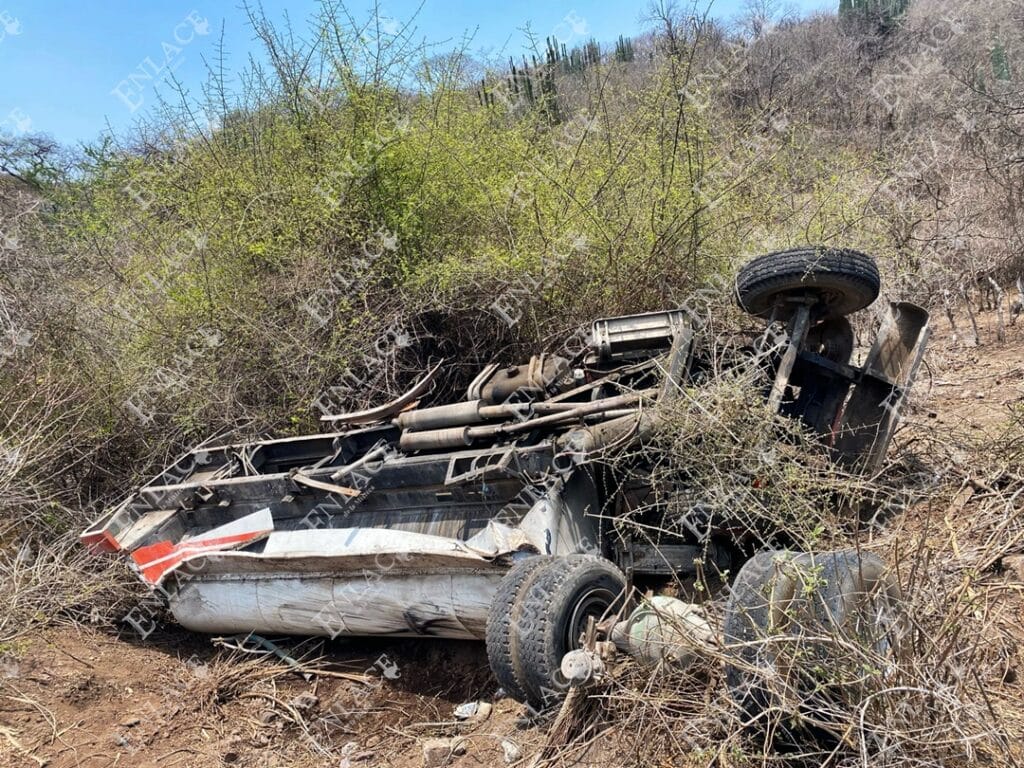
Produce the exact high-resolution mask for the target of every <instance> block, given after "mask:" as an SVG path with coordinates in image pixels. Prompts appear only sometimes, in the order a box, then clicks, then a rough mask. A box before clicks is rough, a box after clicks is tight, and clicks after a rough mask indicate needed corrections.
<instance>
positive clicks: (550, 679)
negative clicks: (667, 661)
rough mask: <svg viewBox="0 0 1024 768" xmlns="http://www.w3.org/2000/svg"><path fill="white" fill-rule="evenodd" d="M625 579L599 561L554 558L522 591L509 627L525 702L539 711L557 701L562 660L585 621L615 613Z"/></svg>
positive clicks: (591, 557) (586, 557)
mask: <svg viewBox="0 0 1024 768" xmlns="http://www.w3.org/2000/svg"><path fill="white" fill-rule="evenodd" d="M625 588H626V577H625V576H624V575H623V573H622V571H620V570H619V569H618V568H616V567H615V565H614V564H612V563H611V562H610V561H608V560H606V559H605V558H603V557H597V556H594V555H568V556H564V557H556V558H555V559H554V560H553V561H552V562H550V563H548V564H547V565H546V566H545V567H544V568H543V570H541V571H540V572H539V573H537V575H536V577H535V579H534V580H533V583H532V584H531V585H530V587H529V589H527V590H525V591H523V592H522V595H521V600H522V602H523V605H522V609H521V611H520V612H519V613H518V616H517V620H516V622H515V623H514V625H513V632H514V633H515V635H516V637H515V639H514V641H513V645H514V647H517V648H518V660H519V663H520V665H521V670H522V675H521V677H520V678H519V681H520V683H521V684H522V688H523V692H524V693H525V698H524V699H523V700H524V701H525V703H527V704H528V705H530V706H531V707H532V708H534V709H536V710H540V711H543V710H545V709H547V708H548V707H550V706H552V705H553V704H555V703H557V702H558V701H560V700H561V699H562V697H563V696H564V695H565V693H566V686H565V684H564V681H563V680H562V679H561V664H562V657H563V656H564V655H565V654H566V653H567V652H568V651H570V650H573V649H574V648H578V647H579V636H580V635H581V634H582V632H583V631H584V630H585V629H586V625H587V617H588V616H595V617H596V618H600V617H601V616H604V615H605V614H611V613H613V612H615V611H617V610H618V608H619V607H620V605H621V603H622V600H623V597H624V595H625Z"/></svg>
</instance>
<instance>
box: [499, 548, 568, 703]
mask: <svg viewBox="0 0 1024 768" xmlns="http://www.w3.org/2000/svg"><path fill="white" fill-rule="evenodd" d="M553 559H554V558H553V557H552V556H551V555H534V556H532V557H528V558H526V559H525V560H520V561H519V562H518V563H516V564H515V565H513V566H512V568H510V569H509V571H508V573H506V574H505V576H504V578H502V580H501V583H500V584H499V585H498V591H497V592H496V593H495V595H494V599H493V600H492V601H491V606H490V608H489V609H488V611H487V629H486V634H485V637H486V642H487V660H488V661H489V662H490V665H491V671H492V672H493V673H494V677H495V678H496V679H497V680H498V685H500V686H501V687H502V688H504V689H505V693H507V694H508V695H509V696H511V697H512V698H513V699H515V700H516V701H525V699H526V694H525V693H524V692H523V688H522V685H521V684H520V682H519V679H518V677H517V675H516V666H517V664H516V658H517V657H518V649H517V648H515V647H513V640H514V633H513V631H512V627H513V624H514V623H515V622H516V621H517V614H518V611H519V610H521V606H522V600H520V596H521V595H522V593H523V591H524V590H525V589H527V588H528V587H529V586H530V584H532V583H533V580H534V577H535V576H536V575H537V573H539V571H540V570H541V567H542V566H544V565H547V564H548V563H550V562H551V561H552V560H553Z"/></svg>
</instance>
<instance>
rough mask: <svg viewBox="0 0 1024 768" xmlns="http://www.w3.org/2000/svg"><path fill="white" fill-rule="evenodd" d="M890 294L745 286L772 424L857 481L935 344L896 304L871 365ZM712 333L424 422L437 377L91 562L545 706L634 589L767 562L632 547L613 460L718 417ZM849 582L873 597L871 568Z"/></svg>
mask: <svg viewBox="0 0 1024 768" xmlns="http://www.w3.org/2000/svg"><path fill="white" fill-rule="evenodd" d="M879 290H880V284H879V275H878V271H877V268H876V265H875V263H874V261H873V260H872V259H871V258H870V257H868V256H866V255H864V254H861V253H858V252H855V251H850V250H841V249H829V248H801V249H794V250H790V251H785V252H779V253H773V254H768V255H766V256H762V257H760V258H757V259H755V260H753V261H752V262H750V263H749V264H747V265H746V266H745V267H744V268H743V269H742V270H741V271H740V273H739V274H738V276H737V278H736V295H737V299H738V301H739V303H740V305H741V306H742V307H743V308H744V309H745V310H746V311H748V312H749V313H750V314H752V315H754V316H756V317H758V318H760V319H762V320H763V321H764V323H765V327H766V328H769V329H776V333H775V335H774V336H770V335H767V334H766V335H765V336H762V337H761V343H760V344H756V345H752V346H751V347H750V349H749V350H748V351H747V354H749V356H750V361H752V364H754V365H757V366H760V367H761V368H763V369H764V376H763V377H762V378H761V379H759V380H760V381H762V382H764V386H763V397H764V403H765V407H766V408H767V409H770V410H771V411H774V412H778V413H780V414H782V415H783V416H784V417H788V418H792V419H800V420H802V421H803V422H804V423H805V424H806V425H807V427H808V428H809V429H811V430H813V431H814V432H816V433H817V434H818V435H820V436H821V438H822V442H823V443H824V444H826V445H827V446H828V449H829V450H830V451H831V453H832V459H833V460H834V461H835V462H837V463H838V464H841V465H843V466H844V468H845V469H846V470H847V471H859V472H864V473H871V472H873V471H875V470H876V469H877V468H878V466H879V465H880V463H881V462H882V460H883V459H884V456H885V453H886V450H887V447H888V445H889V442H890V439H891V437H892V434H893V430H894V428H895V426H896V423H897V420H898V418H899V412H900V407H899V406H900V404H901V403H902V401H903V399H904V398H905V396H906V393H907V391H908V388H909V387H910V386H911V383H912V381H913V378H914V374H915V371H916V369H917V367H918V364H919V362H920V360H921V356H922V353H923V351H924V346H925V343H926V339H927V336H928V315H927V313H926V312H925V311H924V310H922V309H921V308H919V307H916V306H913V305H911V304H907V303H892V304H889V305H888V306H887V307H885V308H884V310H883V312H882V313H881V316H882V318H883V319H882V322H881V324H880V327H879V329H878V332H877V336H876V338H875V340H874V342H873V344H872V345H871V346H870V348H869V349H868V350H867V352H866V355H865V354H863V350H862V351H861V362H860V364H854V362H853V360H854V354H855V345H854V334H853V331H852V329H851V325H850V322H849V320H848V319H847V316H848V315H850V314H851V313H853V312H856V311H858V310H861V309H863V308H865V307H867V306H868V305H870V304H872V303H873V302H874V301H875V299H876V298H877V296H878V294H879ZM699 330H700V329H699V327H698V326H697V324H695V323H694V322H693V318H692V317H691V316H690V315H689V314H688V313H687V312H685V311H682V310H670V311H665V312H654V313H647V314H641V315H633V316H626V317H615V318H608V319H604V320H599V321H597V322H595V323H594V324H593V328H592V333H591V336H590V339H589V343H587V344H586V345H585V348H582V349H579V350H574V351H573V352H572V353H571V354H565V355H559V354H539V355H536V356H534V357H533V358H531V360H530V361H529V362H527V363H525V364H522V365H511V366H501V365H498V364H497V363H495V364H492V365H489V366H487V367H486V368H484V369H483V370H482V371H480V373H479V375H478V376H477V377H476V378H475V379H474V380H473V381H472V383H471V384H470V385H469V387H468V389H467V391H466V394H465V398H464V399H463V400H461V401H458V402H452V403H448V404H444V405H436V406H432V407H422V408H421V407H418V400H419V399H420V398H421V397H422V396H423V395H424V394H425V393H427V392H428V391H429V389H430V387H431V382H432V378H433V376H434V374H435V373H436V372H437V367H434V368H433V369H431V370H430V371H428V372H426V374H425V375H424V376H423V378H422V379H421V380H420V381H419V383H417V384H416V386H414V387H413V388H412V389H411V390H410V391H409V392H407V393H406V394H405V395H403V396H402V397H400V398H399V399H397V400H395V401H393V402H391V403H388V404H386V405H382V406H380V407H377V408H374V409H370V410H367V411H362V412H358V413H348V414H339V415H334V416H330V417H326V420H327V421H329V422H330V423H331V426H332V428H333V431H330V432H326V433H323V434H315V435H310V436H306V437H298V438H287V439H279V440H267V441H260V442H252V443H246V444H238V445H224V446H220V447H204V448H201V449H196V450H193V451H191V452H189V453H188V454H186V455H185V456H183V457H182V458H181V459H179V460H178V461H176V462H175V463H174V464H173V465H171V466H170V467H168V468H167V469H166V470H165V471H163V472H162V473H161V474H160V475H158V476H157V477H155V478H154V479H153V480H151V481H150V482H149V483H147V484H146V485H144V486H142V487H141V488H139V489H138V491H137V492H136V493H134V494H133V495H132V496H131V497H130V498H129V499H128V500H127V501H125V502H124V503H122V504H120V505H119V506H117V507H116V508H114V509H112V510H110V511H108V512H107V513H106V514H105V515H104V516H103V517H102V518H101V519H99V520H98V521H96V522H95V524H93V525H92V526H91V527H90V528H89V529H88V530H86V531H85V532H84V533H83V534H82V540H83V542H84V543H85V544H86V545H87V546H89V547H90V548H91V549H92V550H94V551H96V552H118V553H123V554H125V555H127V556H128V557H130V560H131V563H132V565H133V567H134V568H135V569H136V570H137V572H138V574H139V575H140V577H141V578H142V579H143V580H144V581H145V582H146V583H147V584H148V585H150V586H151V587H152V589H153V590H154V591H155V592H156V593H157V594H159V595H160V596H161V597H162V598H163V599H164V600H165V601H166V604H167V606H168V607H169V609H170V611H171V612H172V614H173V615H174V617H175V619H176V620H177V621H178V622H179V623H180V624H181V625H182V626H184V627H186V628H189V629H191V630H195V631H199V632H207V633H224V634H227V633H232V634H234V633H247V632H260V633H270V634H300V635H329V636H338V635H345V636H360V635H365V636H393V637H440V638H470V639H479V640H486V643H487V650H488V656H489V659H490V661H491V666H492V668H493V671H494V673H495V676H496V677H497V679H498V681H499V683H500V684H501V686H502V687H503V688H504V689H505V690H506V691H507V692H508V693H509V694H510V695H512V696H514V697H515V698H517V699H519V700H521V701H525V702H529V703H531V704H534V705H538V704H542V703H544V701H545V700H546V699H547V698H548V696H549V695H550V693H551V692H552V691H558V690H560V689H561V688H562V687H564V682H565V678H564V677H563V676H562V675H561V673H560V671H559V670H560V665H561V662H562V660H563V657H565V656H566V654H567V653H568V652H570V651H572V650H573V649H576V648H579V646H580V644H581V643H582V642H583V641H584V638H585V636H587V635H588V633H589V634H590V641H591V642H592V641H593V634H594V632H595V631H597V630H595V627H597V628H601V629H602V630H603V631H604V632H606V633H607V634H609V635H610V634H611V628H612V626H613V625H614V623H615V622H609V621H608V619H609V617H610V616H615V617H618V618H619V619H620V620H621V619H623V618H624V617H625V616H627V615H628V606H627V605H626V604H625V603H626V599H625V598H624V597H623V596H624V595H625V594H626V593H625V587H626V585H627V583H630V582H632V581H634V580H636V579H643V578H644V577H650V576H661V577H665V576H680V575H681V576H685V575H687V574H692V573H693V571H694V569H695V561H697V560H701V561H702V562H705V563H708V562H710V563H711V564H712V565H713V566H716V567H718V568H720V569H721V570H722V571H726V570H731V572H732V573H733V574H735V573H736V570H737V566H739V565H740V564H741V562H742V561H741V560H739V559H738V558H745V557H748V556H749V555H750V554H752V553H750V552H746V553H745V552H744V550H743V548H742V547H739V546H735V545H736V544H737V542H734V541H730V540H729V536H730V534H729V528H728V527H727V526H722V527H721V528H719V529H717V530H711V531H709V532H708V533H707V534H706V535H699V534H697V533H693V532H691V533H689V534H680V535H679V536H678V537H675V538H674V539H671V540H665V541H662V542H660V543H659V544H657V545H652V544H651V543H650V542H649V541H648V540H639V539H638V540H632V539H630V538H628V537H624V536H623V535H622V533H621V531H617V532H614V533H613V532H612V531H611V530H610V529H609V522H608V519H609V517H610V514H608V510H617V509H624V508H625V509H628V508H629V507H630V505H631V504H635V503H636V501H635V500H636V499H637V498H642V497H643V493H642V491H643V489H642V488H638V487H637V483H636V477H637V476H638V473H637V471H632V472H630V478H631V480H630V482H629V483H623V482H616V479H615V477H611V475H614V473H615V472H616V471H617V470H616V469H615V468H613V467H612V466H611V462H609V461H608V457H609V456H615V455H621V454H622V453H623V452H624V451H626V450H631V451H632V453H633V454H634V455H635V456H636V457H637V458H635V459H634V460H633V461H634V462H635V463H636V464H637V467H634V468H633V469H634V470H636V469H638V468H639V470H640V472H639V476H640V477H642V476H643V473H642V470H643V451H642V450H637V448H638V447H641V448H642V446H643V444H644V441H645V439H646V438H647V437H648V436H649V435H650V434H651V432H652V430H654V429H655V428H656V427H657V426H658V419H659V408H658V403H659V401H663V400H666V399H671V398H673V397H676V396H677V395H678V393H679V392H681V391H682V390H683V389H684V388H687V389H690V390H692V396H694V397H697V398H699V396H700V395H699V384H697V383H695V382H699V373H700V371H701V370H702V368H703V367H705V366H706V365H707V361H706V360H705V359H704V357H703V350H702V343H701V338H700V333H699ZM773 338H774V339H775V341H774V342H773V343H769V342H768V341H766V340H767V339H773ZM641 485H642V483H641ZM644 514H647V515H650V514H655V515H656V514H657V510H656V509H655V510H646V511H645V512H644ZM840 561H841V563H840ZM836 563H840V564H842V563H845V564H846V565H845V567H846V568H847V569H848V570H849V569H856V570H857V571H858V573H859V574H860V576H863V573H861V571H862V570H863V568H864V561H863V560H862V559H858V558H850V557H847V556H845V555H844V556H843V557H834V558H833V566H832V567H833V570H835V568H838V567H839V566H838V565H836ZM870 566H871V568H873V569H875V570H877V563H874V562H872V563H871V564H870ZM771 570H772V569H771V568H765V566H764V555H763V554H761V555H758V556H756V557H754V558H753V559H752V560H750V561H749V562H748V563H747V565H746V566H745V567H744V568H743V569H741V570H740V571H739V575H738V576H737V577H736V583H737V584H742V585H744V590H743V594H745V595H746V598H745V599H746V604H744V605H739V606H738V608H737V610H738V609H739V608H742V609H743V616H742V617H740V616H739V614H738V613H737V612H736V611H734V615H733V617H732V619H727V621H726V625H727V626H726V627H725V631H726V633H727V634H729V633H730V632H731V636H733V637H734V638H736V639H738V640H739V641H743V640H744V638H746V637H747V636H748V635H749V630H750V628H749V627H748V626H746V625H747V624H749V623H750V622H751V621H754V622H756V621H758V620H763V616H762V614H764V611H761V612H760V613H758V611H756V610H752V607H753V606H752V605H751V604H750V601H751V600H756V599H761V598H758V595H761V594H763V592H764V590H763V589H759V585H761V583H762V582H764V581H765V580H767V579H770V578H772V576H771V573H770V572H771ZM846 581H847V582H849V581H850V580H849V579H846ZM853 581H854V582H856V583H857V584H860V585H861V587H863V585H864V579H863V578H859V579H854V580H853ZM851 583H852V582H851ZM735 594H736V593H735V592H734V596H735ZM733 602H737V601H735V600H734V601H733ZM739 602H743V600H742V599H741V600H739ZM758 616H762V618H761V619H758V618H757V617H758ZM751 617H753V618H751ZM602 620H603V621H602ZM730 621H731V624H730ZM730 627H731V629H730ZM620 629H621V622H620Z"/></svg>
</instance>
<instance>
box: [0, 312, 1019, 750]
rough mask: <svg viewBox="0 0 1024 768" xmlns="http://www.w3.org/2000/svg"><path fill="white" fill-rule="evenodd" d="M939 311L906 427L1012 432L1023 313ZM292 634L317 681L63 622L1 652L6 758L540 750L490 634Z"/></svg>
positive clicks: (219, 654) (220, 654)
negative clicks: (974, 327) (436, 740)
mask: <svg viewBox="0 0 1024 768" xmlns="http://www.w3.org/2000/svg"><path fill="white" fill-rule="evenodd" d="M965 321H966V320H964V321H961V322H965ZM933 324H934V327H935V333H934V336H933V340H932V344H931V348H930V352H929V354H928V356H927V360H926V363H927V364H926V366H925V368H924V370H923V371H922V374H921V377H920V380H919V385H918V387H917V388H916V389H917V392H916V395H917V397H916V402H915V404H914V406H913V407H912V408H911V410H910V412H909V414H908V417H909V418H908V422H909V423H908V426H907V427H906V428H905V431H902V432H901V435H900V438H899V439H900V440H907V439H912V436H913V433H914V431H915V429H920V428H922V427H923V426H925V425H928V424H936V425H938V426H939V427H940V431H947V432H948V433H951V434H954V433H957V434H964V435H968V434H976V435H979V436H980V435H985V434H996V433H998V431H999V430H1000V429H1002V428H1003V427H1004V426H1005V425H1006V424H1007V421H1008V417H1009V408H1010V407H1011V406H1012V405H1014V404H1017V405H1019V404H1020V403H1021V402H1022V401H1024V323H1021V324H1018V325H1017V326H1016V327H1012V328H1008V329H1007V341H1006V342H1005V343H998V342H997V341H996V339H995V330H994V324H995V317H994V315H990V314H986V315H983V316H981V317H979V324H980V326H981V337H982V345H981V346H979V347H976V348H966V347H964V346H962V345H960V344H957V343H956V342H955V341H954V339H953V337H952V335H951V333H950V330H949V325H948V323H947V321H946V319H945V318H944V317H941V316H938V317H935V318H934V320H933ZM969 459H970V457H965V461H969ZM962 515H963V516H964V517H962V518H960V520H961V522H963V521H965V520H966V519H968V517H969V515H970V505H969V504H968V505H967V506H966V507H965V508H964V509H963V511H962ZM957 524H958V523H957V522H956V521H954V522H953V525H957ZM1019 592H1020V590H1018V591H1017V599H1018V600H1019V599H1020V594H1019ZM281 645H282V647H283V648H284V649H286V650H287V651H288V652H289V653H291V654H292V655H294V656H301V657H304V658H312V657H320V658H321V659H323V660H324V661H322V662H319V663H320V664H321V665H326V668H327V670H328V672H327V673H326V674H324V675H318V676H315V677H314V678H313V679H312V680H308V681H307V680H306V679H304V678H303V677H302V676H301V675H300V674H298V673H297V672H296V671H294V670H291V669H288V668H287V667H283V666H282V665H280V664H278V663H275V661H274V660H273V659H269V660H268V659H267V658H258V657H256V656H253V655H245V654H240V653H235V654H232V653H231V652H230V651H227V650H225V649H224V648H223V647H220V646H217V645H215V644H214V643H212V642H211V640H210V639H209V638H206V637H202V636H198V635H194V634H190V633H188V632H185V631H183V630H179V629H177V628H175V627H174V626H173V625H170V624H164V625H162V626H161V627H160V628H159V629H158V630H157V631H155V632H154V633H153V634H152V635H150V636H149V637H147V638H146V639H145V640H142V639H140V638H139V637H138V636H137V635H136V634H135V633H134V631H133V630H131V629H130V628H127V627H125V628H123V629H122V630H121V631H120V632H117V633H114V632H111V631H109V630H102V629H98V628H90V627H87V626H60V627H54V628H51V629H49V630H47V631H45V632H43V633H41V634H39V635H37V636H34V637H32V638H31V639H30V640H29V641H27V642H26V643H24V644H23V645H21V646H19V647H17V648H12V649H7V650H6V651H5V652H4V654H3V655H2V656H0V767H2V768H7V767H10V768H22V767H23V766H28V767H31V766H44V765H45V766H50V767H51V768H72V767H74V768H108V767H109V766H119V765H124V766H133V767H134V768H150V767H152V768H189V767H191V766H195V767H196V768H212V767H214V766H233V767H237V768H248V767H250V766H251V767H252V768H255V767H256V766H260V767H261V768H262V767H264V766H265V767H266V768H274V767H275V766H280V767H281V768H284V767H285V766H289V767H291V766H297V767H298V768H305V767H306V766H341V767H342V768H345V767H347V766H361V765H365V766H377V765H387V766H399V767H401V768H404V767H406V766H420V765H423V747H422V742H423V741H424V740H425V739H428V738H431V737H456V736H457V737H461V738H463V746H464V748H465V754H464V755H454V756H453V759H452V760H451V761H450V762H449V764H450V765H454V766H456V767H461V768H468V766H481V765H484V766H491V765H503V764H504V754H505V752H506V751H511V752H513V753H514V752H515V751H516V750H519V751H520V752H521V754H522V755H524V756H528V755H530V754H531V752H532V751H533V750H534V749H536V748H537V746H538V744H539V742H540V740H541V738H542V732H541V730H540V729H539V728H537V727H531V726H529V725H526V724H525V723H524V722H523V721H522V720H521V718H522V714H523V712H522V707H521V706H519V705H517V704H516V703H515V702H513V701H511V700H508V699H503V700H496V699H495V693H496V684H495V682H494V680H493V678H492V677H491V674H490V671H489V669H488V666H487V658H486V655H485V652H484V648H483V645H482V644H481V643H466V642H450V641H433V640H431V641H411V640H403V641H376V640H373V641H368V640H353V641H335V642H322V641H308V640H307V641H305V642H302V641H299V640H291V641H282V643H281ZM345 675H352V676H355V678H356V679H347V678H346V677H344V676H345ZM471 701H484V702H488V703H492V704H493V711H492V712H491V714H490V717H489V718H487V719H486V720H485V721H483V722H482V723H479V724H477V725H468V726H467V725H465V724H458V723H456V722H455V721H453V710H454V708H455V707H456V706H457V705H459V704H462V703H464V702H471ZM503 741H504V744H503Z"/></svg>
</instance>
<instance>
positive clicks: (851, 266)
mask: <svg viewBox="0 0 1024 768" xmlns="http://www.w3.org/2000/svg"><path fill="white" fill-rule="evenodd" d="M880 290H881V278H880V277H879V275H878V266H877V264H875V260H874V259H873V258H871V257H870V256H868V255H867V254H865V253H861V252H860V251H853V250H849V249H846V248H824V247H821V246H819V247H805V248H793V249H791V250H788V251H777V252H775V253H769V254H765V255H764V256H759V257H757V258H756V259H754V260H753V261H750V262H748V263H747V264H746V265H744V266H743V268H742V269H740V271H739V274H738V275H737V276H736V295H737V299H738V300H739V304H740V306H741V307H743V309H744V310H746V311H747V312H749V313H750V314H752V315H756V316H757V317H762V318H766V319H767V318H770V317H774V318H775V319H776V320H781V321H786V320H788V319H789V317H790V316H791V315H792V313H793V307H794V304H793V302H792V301H790V299H807V300H809V301H812V302H813V306H812V311H813V312H814V314H815V316H816V317H817V318H819V319H824V318H834V317H844V316H845V315H849V314H851V313H853V312H856V311H857V310H860V309H864V308H865V307H867V306H868V305H869V304H871V303H872V302H873V301H874V300H875V299H877V298H878V293H879V291H880Z"/></svg>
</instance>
